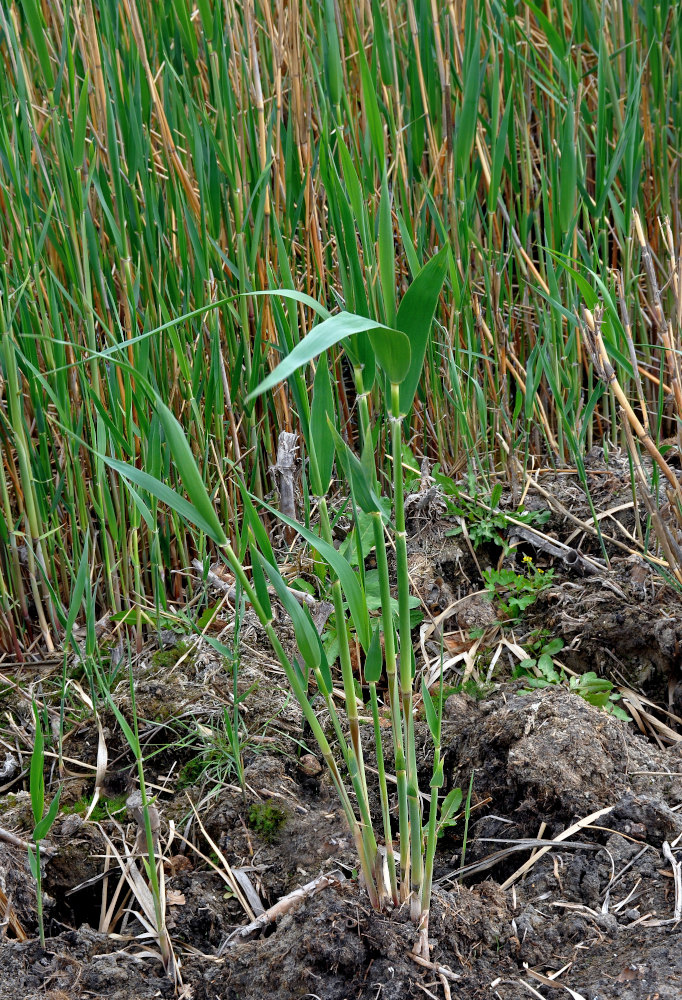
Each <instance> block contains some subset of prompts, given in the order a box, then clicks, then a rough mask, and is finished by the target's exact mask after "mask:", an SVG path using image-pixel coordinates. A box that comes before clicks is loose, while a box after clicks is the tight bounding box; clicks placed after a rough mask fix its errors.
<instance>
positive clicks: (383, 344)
mask: <svg viewBox="0 0 682 1000" xmlns="http://www.w3.org/2000/svg"><path fill="white" fill-rule="evenodd" d="M369 339H370V341H371V343H372V347H373V349H374V353H375V355H376V359H377V361H378V363H379V365H380V366H381V367H382V368H383V370H384V374H385V375H386V378H387V379H388V381H389V382H390V383H391V384H392V385H401V384H402V382H403V381H404V379H405V378H406V376H407V374H408V372H409V371H410V364H411V360H412V348H411V346H410V341H409V339H408V338H407V337H406V336H404V335H403V334H402V333H399V332H398V331H397V330H390V329H389V328H388V327H387V326H379V327H376V329H374V330H370V331H369Z"/></svg>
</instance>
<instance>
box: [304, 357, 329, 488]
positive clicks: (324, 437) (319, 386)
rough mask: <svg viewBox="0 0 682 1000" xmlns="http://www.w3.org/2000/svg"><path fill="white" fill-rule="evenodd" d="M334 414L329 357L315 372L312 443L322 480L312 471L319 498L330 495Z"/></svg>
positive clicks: (313, 483)
mask: <svg viewBox="0 0 682 1000" xmlns="http://www.w3.org/2000/svg"><path fill="white" fill-rule="evenodd" d="M334 417H335V412H334V394H333V392H332V385H331V379H330V378H329V366H328V364H327V359H326V358H320V360H319V361H318V364H317V371H316V372H315V381H314V384H313V401H312V405H311V408H310V438H311V441H310V445H311V449H312V451H314V454H315V465H316V466H317V470H316V471H317V477H319V481H318V482H315V481H314V480H315V478H317V477H316V476H315V475H314V470H311V481H312V485H313V492H314V493H315V495H316V496H319V497H323V496H326V495H327V491H328V490H329V484H330V482H331V478H332V470H333V468H334V439H333V437H332V436H331V434H330V433H329V427H328V423H329V424H330V425H331V426H334V423H335V421H334Z"/></svg>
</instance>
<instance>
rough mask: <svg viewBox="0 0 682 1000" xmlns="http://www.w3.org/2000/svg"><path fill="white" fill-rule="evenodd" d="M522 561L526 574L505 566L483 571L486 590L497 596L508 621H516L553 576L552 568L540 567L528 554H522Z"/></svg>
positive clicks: (549, 582) (548, 584)
mask: <svg viewBox="0 0 682 1000" xmlns="http://www.w3.org/2000/svg"><path fill="white" fill-rule="evenodd" d="M523 561H524V563H525V564H526V567H527V569H528V570H529V573H528V575H524V574H523V573H516V572H515V571H514V570H513V569H507V568H502V569H487V570H484V571H483V579H484V582H485V588H486V590H488V591H490V593H491V594H492V595H493V596H494V597H496V598H497V602H498V606H499V608H500V610H501V612H502V613H503V614H504V615H505V617H506V619H507V620H508V621H510V622H515V621H518V620H519V618H521V616H522V615H523V612H524V611H525V610H526V608H529V607H530V605H531V604H535V602H536V601H537V599H538V597H539V595H540V593H541V592H542V591H543V590H546V589H547V587H550V586H551V584H552V580H553V578H554V570H553V569H547V570H542V569H540V568H539V567H538V566H536V565H535V564H534V563H533V560H532V559H531V558H530V556H524V557H523Z"/></svg>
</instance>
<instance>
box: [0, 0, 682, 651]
mask: <svg viewBox="0 0 682 1000" xmlns="http://www.w3.org/2000/svg"><path fill="white" fill-rule="evenodd" d="M681 19H682V12H681V10H680V7H679V5H677V4H674V3H671V2H653V0H645V2H643V3H640V4H638V5H631V4H628V3H624V2H622V0H615V2H614V3H612V4H609V5H608V7H607V5H606V4H602V3H598V2H597V0H578V2H577V3H574V4H563V5H556V4H553V5H548V6H545V7H541V6H540V5H535V4H531V3H528V2H527V3H515V2H513V0H509V2H507V3H502V2H498V0H491V2H488V3H481V4H472V3H468V4H467V3H462V2H459V0H449V2H448V3H446V4H436V3H433V2H432V0H405V2H399V0H388V2H381V0H364V2H363V3H361V4H355V3H350V2H349V0H324V2H320V3H316V4H310V3H307V2H305V0H292V2H291V3H290V4H288V5H283V4H281V5H273V4H271V3H269V2H267V0H265V2H261V0H244V2H243V3H242V4H236V3H234V2H233V0H225V2H224V4H223V5H216V4H210V3H208V2H207V0H200V2H198V3H197V5H196V7H195V6H194V5H192V4H188V2H187V0H173V3H171V4H167V5H161V6H159V5H158V4H153V3H150V2H148V0H147V2H144V0H120V2H115V0H103V2H101V3H98V4H96V5H94V4H93V3H92V2H91V0H85V2H84V3H83V4H82V5H74V4H72V3H70V2H66V3H64V4H50V5H47V4H41V3H40V2H39V0H20V2H13V3H10V4H6V5H4V6H2V7H0V59H1V60H2V70H3V72H2V73H0V108H1V114H0V265H1V268H0V270H1V276H0V340H1V350H0V453H1V455H2V458H1V461H0V540H1V541H2V547H1V549H0V644H1V645H2V646H4V647H6V648H7V649H9V650H12V651H13V652H14V654H15V655H16V656H18V657H21V656H22V655H23V654H24V653H25V651H26V649H27V648H28V647H29V646H30V644H31V643H32V642H33V641H34V640H36V639H42V641H43V642H44V643H45V644H46V645H47V647H48V648H52V647H53V646H55V645H57V643H58V642H59V641H60V639H61V627H60V624H59V623H60V621H62V620H63V619H64V617H65V614H64V609H63V608H62V607H60V606H59V604H60V602H63V603H64V604H68V597H69V594H70V592H71V590H72V588H73V586H74V581H75V577H76V572H77V570H76V567H77V566H78V565H79V562H80V558H81V554H82V551H83V545H84V539H85V538H86V536H87V535H88V534H89V537H90V539H91V542H92V549H93V556H92V573H91V579H92V593H91V594H89V599H90V600H94V602H95V606H96V607H97V609H98V612H104V611H105V610H108V609H114V610H116V611H118V610H121V609H125V608H127V607H128V606H129V605H130V604H131V603H132V604H133V605H139V604H146V605H148V606H149V607H151V608H152V609H155V610H156V613H157V614H160V613H161V612H162V611H163V609H164V606H165V605H166V603H167V602H168V601H169V600H176V599H181V598H182V597H186V596H188V595H189V592H190V591H191V587H192V580H191V576H190V575H188V574H182V573H177V572H174V571H175V570H178V569H183V568H186V567H189V566H191V563H192V559H193V558H194V557H196V556H198V557H199V558H203V556H204V555H205V553H206V549H207V541H206V536H205V535H204V534H202V533H201V532H197V533H196V534H195V535H194V536H192V535H190V534H188V533H187V532H186V530H185V529H184V528H183V527H182V523H181V519H180V516H179V514H178V513H176V512H175V511H173V510H172V509H170V510H169V509H168V508H166V507H165V506H163V505H160V506H159V505H158V504H157V501H156V500H155V499H154V498H153V497H152V496H150V495H149V493H148V492H146V491H145V490H144V488H142V487H140V489H139V490H136V491H131V490H130V489H129V488H128V487H127V486H126V485H125V484H124V482H123V481H122V479H121V476H120V474H119V472H118V471H117V470H116V468H115V467H113V466H112V465H110V464H106V463H105V462H104V460H103V456H104V455H110V456H113V457H114V458H115V459H117V460H119V461H122V462H126V463H130V464H133V465H135V466H137V467H138V468H139V469H140V470H145V471H146V472H148V473H149V474H151V475H152V476H154V477H156V478H158V479H161V480H163V481H166V482H170V483H173V481H174V478H175V475H176V474H175V472H174V469H173V466H172V464H171V460H170V452H169V448H168V442H167V440H166V438H165V435H164V431H163V427H162V425H161V422H160V421H159V417H158V414H157V410H156V409H155V406H154V405H153V398H154V393H158V394H159V396H160V397H161V399H162V400H163V401H164V402H165V403H166V404H167V406H168V407H169V408H170V410H171V411H172V412H173V413H174V414H175V416H176V417H177V418H178V420H179V421H180V423H181V425H182V427H183V428H184V429H185V430H186V432H187V434H188V437H189V440H190V442H191V447H192V451H193V453H194V456H195V459H196V461H197V464H198V467H199V469H200V472H201V476H202V477H203V479H204V481H205V483H206V486H207V488H208V491H209V494H210V495H211V497H212V499H213V502H214V504H215V507H216V510H217V511H218V514H219V517H220V521H221V523H222V524H224V525H226V526H229V525H235V524H237V523H238V520H239V517H240V509H241V502H240V498H239V492H238V490H237V487H236V485H235V481H234V479H233V478H232V477H230V475H229V474H228V468H227V464H226V462H227V460H229V461H230V462H233V463H235V465H236V466H237V468H238V470H239V471H240V473H241V474H242V476H243V477H244V479H245V480H246V482H247V484H248V486H249V488H250V489H251V490H252V492H253V493H254V494H256V495H257V496H263V495H264V494H266V493H267V492H268V490H269V489H270V482H269V472H268V470H269V467H270V466H271V465H272V464H273V462H274V453H275V443H276V439H277V434H278V432H279V430H281V429H290V430H292V429H298V428H299V426H301V422H305V420H306V419H307V416H306V414H307V401H306V399H305V398H304V397H305V396H306V393H307V391H308V388H309V387H307V386H306V384H305V381H304V378H303V376H301V377H300V378H298V379H297V380H295V381H294V382H293V383H291V384H290V385H289V387H286V386H283V385H281V384H280V385H277V386H274V387H273V388H272V390H271V391H270V392H268V393H267V394H266V395H264V396H262V397H260V398H259V399H258V400H256V401H255V402H249V401H248V399H247V397H248V395H249V393H250V392H251V391H252V390H253V389H254V387H255V386H256V385H257V384H258V383H259V382H260V381H261V380H262V379H263V378H264V376H265V375H267V373H268V371H269V370H270V369H271V368H272V367H273V366H274V365H275V364H276V363H277V361H278V360H279V359H280V356H281V353H287V352H289V351H290V350H291V349H292V348H293V346H294V345H295V344H296V343H298V342H299V341H300V339H301V338H302V337H303V336H304V335H305V334H306V333H307V331H308V330H309V329H310V327H311V325H312V323H313V319H314V313H313V311H312V309H311V308H310V306H309V304H306V300H305V299H300V300H298V301H296V300H295V299H294V300H287V301H285V302H283V303H282V302H280V301H278V300H273V299H271V298H268V297H257V296H252V295H249V296H247V295H245V294H244V293H250V292H254V291H259V290H261V289H265V288H267V287H272V286H278V287H284V288H290V289H293V290H296V291H298V292H300V293H305V294H307V295H310V296H313V297H314V298H316V299H318V300H320V301H322V302H325V303H326V304H327V306H328V307H329V308H332V307H334V306H335V305H336V304H337V303H341V304H343V306H344V308H345V309H347V310H348V311H351V312H354V313H357V314H360V315H364V316H369V317H372V318H374V319H376V320H379V321H381V322H385V323H387V324H389V325H390V324H392V323H393V320H394V315H395V310H396V302H397V301H399V300H400V298H401V295H402V292H403V291H404V290H405V288H406V287H407V285H408V284H409V281H410V278H411V276H413V275H414V274H416V273H417V272H418V271H419V269H420V267H421V266H422V264H423V263H424V262H425V261H426V260H427V259H429V258H430V257H431V256H432V254H433V253H434V251H435V250H436V249H437V248H439V247H441V246H444V245H445V244H448V245H450V247H451V248H452V251H453V255H452V264H451V266H450V268H449V272H448V275H447V279H446V290H445V293H444V294H443V296H442V297H441V300H440V303H439V306H438V309H437V314H436V320H437V325H436V335H435V337H434V338H433V339H432V341H431V343H430V345H429V347H428V352H427V356H426V359H425V367H424V374H423V378H422V380H421V383H420V385H419V388H418V391H417V395H416V398H415V402H414V405H413V406H412V408H411V410H410V413H409V414H408V415H407V416H406V419H405V422H404V429H405V434H406V436H407V438H408V439H410V440H411V441H412V444H413V447H414V449H415V450H416V451H417V452H418V453H424V454H428V456H429V457H430V458H431V459H432V460H438V461H440V462H441V463H442V464H443V466H444V467H446V468H448V467H451V466H452V465H454V464H455V463H456V462H468V463H469V464H470V465H471V467H472V468H473V469H474V470H475V471H476V473H477V474H478V475H480V476H483V477H485V476H486V475H487V474H488V473H489V472H490V471H491V470H492V469H493V468H496V467H499V466H500V465H502V466H504V464H505V463H506V462H508V461H509V458H508V456H509V455H510V454H511V455H516V456H517V457H518V458H519V460H520V461H521V462H522V464H524V463H526V462H527V461H528V460H529V458H530V457H531V456H532V455H534V454H542V455H544V456H545V457H546V458H548V459H549V460H550V461H556V462H565V461H573V462H576V461H577V462H580V456H581V454H582V452H583V451H584V450H585V449H586V448H587V447H589V446H591V445H592V444H594V443H598V442H601V441H602V439H603V438H604V437H605V436H606V437H607V438H609V439H611V440H612V441H614V442H616V443H624V438H622V434H623V433H624V431H623V430H622V428H621V426H620V422H619V416H618V413H617V411H616V406H615V402H614V401H613V399H612V397H611V396H608V395H606V396H605V395H603V387H602V385H601V384H600V382H599V378H598V377H597V376H596V375H595V374H594V372H593V369H592V362H591V358H590V357H589V356H588V354H587V353H586V352H585V350H584V348H583V346H582V343H581V337H580V327H579V319H578V315H577V314H579V313H580V309H581V307H582V306H583V305H587V307H588V308H590V309H592V308H593V307H594V305H595V303H596V294H597V292H599V287H598V285H597V284H596V282H595V279H594V278H593V275H596V276H598V277H599V279H600V280H601V281H602V282H603V284H604V287H605V288H606V289H607V290H611V291H615V289H616V288H617V287H621V286H622V289H623V298H624V301H625V302H626V303H627V306H628V311H629V320H630V324H631V329H632V338H633V344H634V349H635V352H636V359H637V364H636V365H634V367H633V363H632V358H631V355H630V354H629V351H628V343H627V340H626V339H625V338H624V337H623V334H622V330H621V329H619V328H617V326H616V325H615V324H611V326H610V328H609V329H604V331H603V333H604V342H605V345H606V349H607V351H608V352H609V353H610V357H611V360H612V363H613V365H614V368H615V370H616V374H617V376H618V379H619V384H620V385H621V386H622V388H623V391H624V393H626V394H627V395H628V397H630V398H632V399H633V400H635V401H636V402H635V405H636V406H637V407H639V409H640V413H641V410H642V404H644V409H648V410H649V416H650V419H651V424H652V430H653V433H654V434H655V435H659V434H660V432H661V429H663V431H664V432H667V430H668V428H667V427H666V426H665V425H664V415H665V399H664V390H663V389H662V387H661V386H662V383H663V381H664V380H663V377H662V376H663V375H664V374H665V373H664V372H663V371H662V370H661V354H660V351H659V346H658V344H657V343H656V338H655V336H654V335H653V334H652V323H651V306H650V304H649V302H648V301H647V298H646V296H645V294H644V291H645V290H644V289H640V282H639V271H640V253H641V251H640V246H639V243H638V241H633V240H632V222H631V219H632V212H633V209H637V210H638V211H639V213H640V216H641V218H642V220H643V225H644V228H645V230H646V232H647V234H648V238H649V240H651V242H652V251H653V253H654V255H657V254H658V253H659V250H660V249H661V248H660V247H659V243H660V237H659V233H658V228H657V225H656V218H657V217H658V216H662V215H668V216H669V217H670V221H671V227H672V233H673V239H674V242H675V245H676V246H677V245H678V244H679V239H680V228H681V226H680V209H679V184H680V179H679V162H680V159H679V154H680V149H679V136H680V135H681V134H682V127H681V126H682V102H681V101H680V96H681V83H682V30H681V28H682V24H681ZM393 251H394V252H393ZM614 271H618V272H620V275H619V281H620V283H621V285H620V286H617V285H616V279H615V276H614ZM236 295H241V296H242V297H240V298H235V297H234V296H236ZM664 297H665V295H664ZM667 305H668V304H666V303H664V307H666V308H667ZM330 366H331V370H332V372H333V373H334V376H335V378H334V379H333V392H334V395H335V397H336V402H337V404H338V408H339V413H340V414H341V416H342V418H343V421H344V423H345V428H346V432H347V434H348V436H349V437H350V438H351V439H355V438H357V437H358V436H359V434H360V430H359V427H358V422H357V420H356V410H357V405H356V404H357V397H356V392H357V390H356V387H355V385H354V384H353V379H352V373H350V372H349V371H348V370H347V362H346V361H345V360H343V359H342V358H341V356H340V355H339V354H335V353H334V352H332V355H331V356H330ZM638 366H639V379H638V378H637V377H636V376H637V370H638ZM640 385H641V392H640V389H639V386H640ZM365 388H366V389H367V390H368V391H369V393H370V394H369V398H368V406H369V412H370V413H371V412H373V408H374V407H375V405H376V387H372V386H370V385H368V386H366V387H365ZM640 397H641V403H640V402H637V400H639V399H640ZM662 424H663V427H662V426H661V425H662ZM304 429H305V428H304ZM379 449H380V450H381V451H382V452H383V451H384V450H388V449H390V441H389V440H388V438H387V439H386V440H382V441H380V442H379ZM176 485H177V484H176ZM140 621H141V618H140Z"/></svg>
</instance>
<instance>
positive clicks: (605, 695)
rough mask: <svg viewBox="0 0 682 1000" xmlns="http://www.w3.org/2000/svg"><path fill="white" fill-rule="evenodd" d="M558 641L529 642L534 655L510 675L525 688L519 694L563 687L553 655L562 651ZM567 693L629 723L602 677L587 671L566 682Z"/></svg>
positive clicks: (559, 666) (558, 666)
mask: <svg viewBox="0 0 682 1000" xmlns="http://www.w3.org/2000/svg"><path fill="white" fill-rule="evenodd" d="M563 646H564V643H563V640H562V639H552V640H551V641H550V642H544V640H543V639H540V640H538V641H537V642H535V643H532V644H531V646H530V647H529V652H532V653H534V654H535V655H533V656H529V657H528V659H527V660H521V661H520V662H519V663H518V664H517V666H516V668H515V669H514V672H513V675H512V676H513V677H515V678H519V677H522V678H523V679H524V681H525V682H526V684H527V685H528V686H527V688H525V689H523V690H522V691H520V692H519V693H520V694H530V693H531V692H532V691H533V690H537V689H538V688H546V687H549V685H550V684H564V683H565V682H566V674H565V673H564V670H563V669H562V667H561V665H560V664H557V663H556V662H555V661H554V656H555V655H556V654H557V653H558V652H560V651H561V650H562V649H563ZM568 687H569V690H570V691H572V692H573V693H574V694H578V695H580V697H581V698H584V700H585V701H587V702H589V704H590V705H595V706H596V707H597V708H603V709H604V711H605V712H609V713H610V714H611V715H613V716H615V717H616V718H617V719H622V720H623V721H624V722H629V721H630V716H629V715H628V713H627V712H626V711H625V709H623V708H620V707H619V706H618V705H617V704H615V703H616V702H617V701H619V700H620V694H619V693H618V692H617V691H614V690H613V684H612V683H611V681H610V680H608V679H607V678H605V677H598V676H597V674H596V673H595V672H594V670H588V671H587V673H585V674H580V675H579V676H578V677H571V678H570V680H569V685H568Z"/></svg>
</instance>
